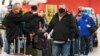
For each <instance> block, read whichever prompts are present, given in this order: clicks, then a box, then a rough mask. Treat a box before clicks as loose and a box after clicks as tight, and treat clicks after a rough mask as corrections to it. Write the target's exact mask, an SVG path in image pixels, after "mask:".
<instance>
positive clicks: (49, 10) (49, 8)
mask: <svg viewBox="0 0 100 56" xmlns="http://www.w3.org/2000/svg"><path fill="white" fill-rule="evenodd" d="M56 12H57V5H49V4H48V5H46V18H47V20H48V22H50V21H51V19H52V17H53V15H55V13H56Z"/></svg>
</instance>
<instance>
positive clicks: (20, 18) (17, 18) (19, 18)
mask: <svg viewBox="0 0 100 56" xmlns="http://www.w3.org/2000/svg"><path fill="white" fill-rule="evenodd" d="M8 18H9V20H10V21H13V22H19V21H24V19H23V15H21V14H19V15H13V14H10V15H9V16H8Z"/></svg>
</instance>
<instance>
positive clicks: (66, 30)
mask: <svg viewBox="0 0 100 56" xmlns="http://www.w3.org/2000/svg"><path fill="white" fill-rule="evenodd" d="M75 28H76V23H75V21H74V18H73V16H72V14H68V13H66V14H65V16H64V17H63V18H62V19H61V21H59V16H58V13H56V14H55V15H54V16H53V18H52V20H51V22H50V24H49V26H48V29H47V31H46V32H48V33H49V32H50V31H51V30H52V29H53V30H54V31H53V33H52V38H53V40H54V41H67V40H68V39H72V38H74V37H75V33H76V29H75Z"/></svg>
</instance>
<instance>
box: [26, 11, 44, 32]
mask: <svg viewBox="0 0 100 56" xmlns="http://www.w3.org/2000/svg"><path fill="white" fill-rule="evenodd" d="M25 18H26V19H28V20H26V21H25V28H26V31H27V32H28V33H32V32H35V33H37V32H38V30H39V24H40V23H41V24H42V26H43V25H44V20H43V18H42V17H40V16H38V14H37V13H36V14H33V13H31V12H28V13H26V14H25Z"/></svg>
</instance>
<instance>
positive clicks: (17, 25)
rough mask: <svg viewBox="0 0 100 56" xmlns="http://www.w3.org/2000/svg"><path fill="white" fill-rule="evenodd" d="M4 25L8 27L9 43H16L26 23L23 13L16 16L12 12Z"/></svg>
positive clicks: (5, 19)
mask: <svg viewBox="0 0 100 56" xmlns="http://www.w3.org/2000/svg"><path fill="white" fill-rule="evenodd" d="M4 21H5V22H3V25H4V26H5V27H6V37H7V40H8V42H12V41H14V39H16V38H17V37H18V36H21V35H22V26H23V25H22V22H23V21H24V19H23V16H22V12H20V13H18V14H14V13H13V12H12V11H11V12H10V13H9V14H7V16H6V17H5V18H4Z"/></svg>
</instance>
